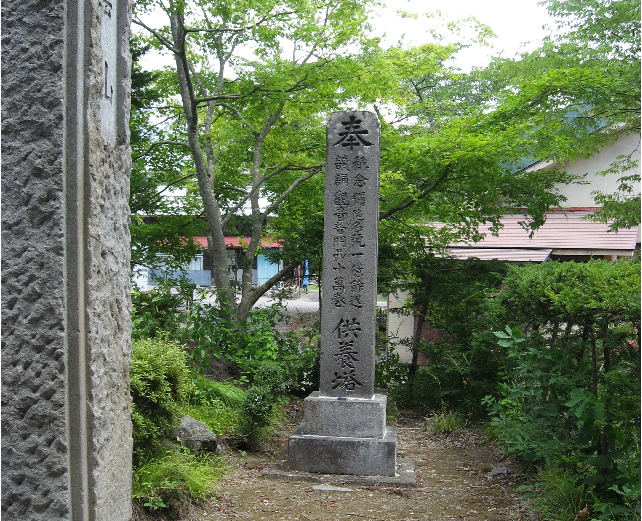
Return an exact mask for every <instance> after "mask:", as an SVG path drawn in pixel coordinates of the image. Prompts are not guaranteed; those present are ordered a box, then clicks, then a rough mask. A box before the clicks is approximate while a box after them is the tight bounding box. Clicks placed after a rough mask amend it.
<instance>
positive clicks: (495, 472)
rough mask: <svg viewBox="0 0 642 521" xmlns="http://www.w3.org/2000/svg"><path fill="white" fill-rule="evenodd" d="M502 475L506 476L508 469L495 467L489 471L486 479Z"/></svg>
mask: <svg viewBox="0 0 642 521" xmlns="http://www.w3.org/2000/svg"><path fill="white" fill-rule="evenodd" d="M503 474H508V469H507V468H506V467H495V468H494V469H493V470H491V471H490V473H489V474H488V477H489V478H492V477H493V476H501V475H503Z"/></svg>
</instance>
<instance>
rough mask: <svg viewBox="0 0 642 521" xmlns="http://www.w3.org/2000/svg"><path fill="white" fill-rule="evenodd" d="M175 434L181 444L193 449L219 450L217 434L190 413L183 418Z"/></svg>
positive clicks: (213, 451)
mask: <svg viewBox="0 0 642 521" xmlns="http://www.w3.org/2000/svg"><path fill="white" fill-rule="evenodd" d="M174 436H176V437H177V438H178V439H179V440H180V442H181V445H183V446H184V447H187V448H188V449H189V450H191V451H197V452H198V451H203V452H212V453H215V452H217V449H218V441H217V439H216V434H214V433H213V432H212V431H211V430H209V429H208V428H207V426H206V425H204V424H203V423H201V422H200V421H198V420H196V419H194V418H192V417H191V416H189V415H185V416H183V417H182V418H181V423H180V425H179V426H178V427H176V429H174Z"/></svg>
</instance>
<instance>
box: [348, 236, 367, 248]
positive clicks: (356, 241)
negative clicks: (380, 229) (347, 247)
mask: <svg viewBox="0 0 642 521" xmlns="http://www.w3.org/2000/svg"><path fill="white" fill-rule="evenodd" d="M350 244H352V246H359V247H360V248H364V247H365V243H364V242H363V234H362V233H353V234H352V235H351V236H350Z"/></svg>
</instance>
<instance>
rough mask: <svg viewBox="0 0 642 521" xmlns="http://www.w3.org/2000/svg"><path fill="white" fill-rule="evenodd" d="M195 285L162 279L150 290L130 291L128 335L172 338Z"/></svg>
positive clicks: (180, 322) (180, 324)
mask: <svg viewBox="0 0 642 521" xmlns="http://www.w3.org/2000/svg"><path fill="white" fill-rule="evenodd" d="M195 287H196V286H195V285H194V284H192V283H190V282H189V281H186V280H179V281H176V280H171V279H168V280H162V281H159V284H158V286H156V287H155V288H153V289H151V290H150V291H132V293H131V297H132V338H134V339H139V338H156V337H157V336H159V335H165V336H170V337H176V336H177V334H178V331H179V329H180V328H181V326H182V323H183V322H184V321H185V312H184V310H185V308H186V304H187V303H188V302H191V300H192V296H193V293H194V288H195Z"/></svg>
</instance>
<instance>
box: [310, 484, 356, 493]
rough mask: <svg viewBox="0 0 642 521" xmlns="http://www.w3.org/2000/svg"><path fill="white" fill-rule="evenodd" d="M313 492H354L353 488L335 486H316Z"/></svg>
mask: <svg viewBox="0 0 642 521" xmlns="http://www.w3.org/2000/svg"><path fill="white" fill-rule="evenodd" d="M312 490H319V491H321V492H354V490H353V489H351V488H345V487H337V486H335V485H326V484H323V485H314V486H313V487H312Z"/></svg>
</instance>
